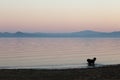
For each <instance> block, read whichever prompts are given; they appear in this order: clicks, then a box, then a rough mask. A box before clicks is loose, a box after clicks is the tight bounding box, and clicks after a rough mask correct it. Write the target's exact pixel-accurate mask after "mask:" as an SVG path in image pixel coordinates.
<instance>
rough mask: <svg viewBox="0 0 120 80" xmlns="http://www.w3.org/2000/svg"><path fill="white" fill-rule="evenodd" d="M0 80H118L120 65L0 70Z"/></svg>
mask: <svg viewBox="0 0 120 80" xmlns="http://www.w3.org/2000/svg"><path fill="white" fill-rule="evenodd" d="M0 80H120V65H111V66H104V67H97V68H85V69H80V68H74V69H0Z"/></svg>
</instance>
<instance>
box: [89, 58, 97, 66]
mask: <svg viewBox="0 0 120 80" xmlns="http://www.w3.org/2000/svg"><path fill="white" fill-rule="evenodd" d="M95 61H96V58H95V57H94V58H93V59H87V62H88V66H94V65H95Z"/></svg>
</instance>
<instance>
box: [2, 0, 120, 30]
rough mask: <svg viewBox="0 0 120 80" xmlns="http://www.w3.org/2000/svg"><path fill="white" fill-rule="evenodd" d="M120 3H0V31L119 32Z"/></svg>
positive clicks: (88, 0)
mask: <svg viewBox="0 0 120 80" xmlns="http://www.w3.org/2000/svg"><path fill="white" fill-rule="evenodd" d="M119 21H120V0H106V1H105V0H60V1H58V0H51V1H50V0H20V1H17V0H0V32H6V31H8V32H16V31H24V32H74V31H81V30H95V31H120V22H119Z"/></svg>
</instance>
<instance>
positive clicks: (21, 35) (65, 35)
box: [0, 30, 120, 37]
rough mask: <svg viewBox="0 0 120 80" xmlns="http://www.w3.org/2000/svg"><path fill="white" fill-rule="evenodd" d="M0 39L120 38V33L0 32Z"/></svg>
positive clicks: (88, 31) (86, 31)
mask: <svg viewBox="0 0 120 80" xmlns="http://www.w3.org/2000/svg"><path fill="white" fill-rule="evenodd" d="M0 37H120V31H115V32H109V33H107V32H97V31H91V30H85V31H80V32H72V33H24V32H20V31H19V32H16V33H9V32H4V33H2V32H0Z"/></svg>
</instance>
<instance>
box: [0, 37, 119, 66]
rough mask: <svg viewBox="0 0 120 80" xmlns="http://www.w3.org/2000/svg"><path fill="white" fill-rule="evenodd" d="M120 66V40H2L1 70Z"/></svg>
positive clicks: (0, 53) (0, 39)
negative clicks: (91, 60)
mask: <svg viewBox="0 0 120 80" xmlns="http://www.w3.org/2000/svg"><path fill="white" fill-rule="evenodd" d="M93 57H97V62H96V64H97V65H108V64H119V63H120V38H116V39H114V38H0V68H75V67H86V66H87V64H86V59H87V58H93Z"/></svg>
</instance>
